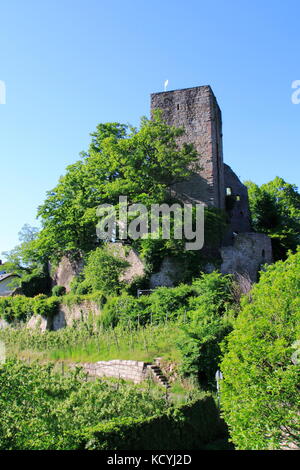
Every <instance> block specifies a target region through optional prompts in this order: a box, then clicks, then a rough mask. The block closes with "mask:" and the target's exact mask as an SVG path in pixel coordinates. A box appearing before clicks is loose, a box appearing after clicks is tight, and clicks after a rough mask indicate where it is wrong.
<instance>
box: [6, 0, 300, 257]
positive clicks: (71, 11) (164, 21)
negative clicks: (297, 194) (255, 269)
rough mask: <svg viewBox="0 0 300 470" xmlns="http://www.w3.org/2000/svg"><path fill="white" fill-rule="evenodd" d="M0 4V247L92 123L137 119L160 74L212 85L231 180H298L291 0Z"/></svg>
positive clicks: (299, 12) (295, 18)
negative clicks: (3, 92)
mask: <svg viewBox="0 0 300 470" xmlns="http://www.w3.org/2000/svg"><path fill="white" fill-rule="evenodd" d="M0 14H1V17H0V18H1V20H0V21H1V23H0V80H2V81H5V83H6V87H7V96H6V104H5V105H0V158H1V166H0V171H1V184H0V188H1V189H0V216H1V230H0V252H1V251H4V250H9V249H11V248H13V246H14V245H15V244H16V243H17V241H18V239H17V234H18V231H19V230H20V228H21V227H22V226H23V225H24V224H25V223H30V224H33V225H34V224H35V223H36V222H35V214H36V208H37V206H38V205H39V204H40V203H42V201H43V200H44V197H45V193H46V191H47V190H49V189H51V188H52V187H54V186H55V184H56V182H57V179H58V178H59V176H60V175H61V174H62V173H63V172H64V169H65V167H66V166H67V165H68V164H70V163H72V162H74V161H75V160H76V159H78V154H79V152H80V151H81V150H84V149H87V146H88V143H89V133H90V132H92V131H93V130H94V129H95V127H96V125H97V123H99V122H105V121H120V122H130V123H132V124H134V125H137V124H138V122H139V118H140V116H142V115H149V102H150V100H149V95H150V93H151V92H156V91H162V90H163V83H164V80H165V79H169V87H168V89H169V90H171V89H176V88H187V87H192V86H198V85H206V84H210V85H211V86H212V88H213V90H214V93H215V95H216V97H217V99H218V101H219V104H220V106H221V108H222V112H223V123H224V129H223V131H224V159H225V161H226V162H227V163H228V164H230V165H231V166H232V167H233V168H234V170H235V171H236V173H237V174H238V175H239V176H240V177H241V178H242V179H243V180H245V179H251V180H253V181H255V182H257V183H259V184H261V183H264V182H267V181H269V180H271V179H273V178H274V177H275V176H276V175H279V176H282V177H283V178H285V179H286V180H287V181H288V182H291V183H295V184H297V185H300V178H299V169H300V161H299V147H300V145H299V144H300V142H299V140H300V132H299V130H300V129H299V126H300V105H294V104H292V102H291V94H292V89H291V83H292V81H294V80H297V79H299V80H300V67H299V63H300V61H299V55H300V37H299V35H300V4H299V0H297V1H296V0H295V1H294V0H286V1H285V2H283V1H282V0H263V1H262V0H215V1H213V2H212V1H208V0H206V1H202V0H185V1H183V0H180V1H179V0H165V1H162V0H159V1H158V0H151V1H147V2H146V1H141V0H139V1H133V0H128V1H126V2H125V1H124V0H123V1H121V0H110V1H103V0H43V1H40V0H26V2H25V1H24V0H10V1H9V2H1V8H0Z"/></svg>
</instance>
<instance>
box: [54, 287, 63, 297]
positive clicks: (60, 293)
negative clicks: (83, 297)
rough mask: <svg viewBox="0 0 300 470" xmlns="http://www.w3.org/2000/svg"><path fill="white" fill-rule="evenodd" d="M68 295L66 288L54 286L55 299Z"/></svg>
mask: <svg viewBox="0 0 300 470" xmlns="http://www.w3.org/2000/svg"><path fill="white" fill-rule="evenodd" d="M65 293H66V288H65V287H64V286H54V287H53V288H52V295H53V297H62V296H63V295H65Z"/></svg>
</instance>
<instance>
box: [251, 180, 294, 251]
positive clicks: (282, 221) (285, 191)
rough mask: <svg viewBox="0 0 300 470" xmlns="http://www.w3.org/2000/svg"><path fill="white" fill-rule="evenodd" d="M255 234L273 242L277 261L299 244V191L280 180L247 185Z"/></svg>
mask: <svg viewBox="0 0 300 470" xmlns="http://www.w3.org/2000/svg"><path fill="white" fill-rule="evenodd" d="M245 184H246V185H247V187H248V194H249V203H250V211H251V217H252V224H253V228H254V230H256V231H258V232H263V233H266V234H268V235H269V236H270V237H271V238H272V244H273V252H274V258H275V260H278V259H285V258H286V256H287V252H288V250H292V251H295V250H296V248H297V246H298V245H299V244H300V194H299V192H298V188H297V187H296V186H295V185H293V184H290V183H287V182H286V181H284V180H283V179H282V178H279V177H278V176H277V177H276V178H275V179H274V180H273V181H270V182H269V183H266V184H263V185H261V186H258V185H257V184H255V183H253V182H251V181H247V182H246V183H245Z"/></svg>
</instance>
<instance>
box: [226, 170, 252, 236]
mask: <svg viewBox="0 0 300 470" xmlns="http://www.w3.org/2000/svg"><path fill="white" fill-rule="evenodd" d="M224 182H225V191H226V190H227V188H228V189H229V191H230V192H231V196H226V198H228V202H229V203H230V205H231V207H230V208H229V210H228V212H229V216H230V227H229V230H228V233H230V236H231V235H232V233H233V232H236V233H241V232H250V231H251V221H250V211H249V201H248V189H247V187H246V186H245V185H244V184H243V183H241V181H240V180H239V178H238V177H237V175H236V174H235V173H234V172H233V171H232V169H231V168H230V166H228V165H226V164H224ZM226 241H227V244H228V242H229V243H231V239H230V240H229V239H228V238H227V240H226Z"/></svg>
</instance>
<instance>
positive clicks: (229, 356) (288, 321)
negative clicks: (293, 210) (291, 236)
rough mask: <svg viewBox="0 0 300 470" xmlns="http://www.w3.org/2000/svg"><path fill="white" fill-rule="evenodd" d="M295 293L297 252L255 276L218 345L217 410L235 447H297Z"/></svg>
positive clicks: (299, 271)
mask: <svg viewBox="0 0 300 470" xmlns="http://www.w3.org/2000/svg"><path fill="white" fill-rule="evenodd" d="M299 292H300V251H298V252H297V253H296V254H295V255H291V254H290V256H289V258H288V259H287V260H286V261H284V262H282V261H279V262H277V263H275V264H274V265H271V266H269V267H268V268H267V270H266V271H265V272H262V273H261V277H260V280H259V282H258V284H257V285H255V287H254V288H253V290H252V291H251V299H250V298H245V299H244V301H243V306H242V311H241V313H240V314H239V316H238V318H237V320H236V323H235V327H234V330H233V332H232V333H231V334H230V335H229V337H228V339H227V341H226V342H225V343H224V345H223V349H224V352H225V356H224V359H223V361H222V364H221V369H222V372H223V375H224V381H223V384H222V408H223V413H224V417H225V419H226V421H227V423H228V425H229V428H230V433H231V436H232V439H233V442H234V443H235V444H236V446H237V448H238V449H274V448H279V447H281V446H282V445H283V444H284V443H286V445H288V443H289V442H294V443H298V445H299V442H300V440H299V428H300V415H299V358H298V359H297V354H296V351H295V349H294V348H295V346H296V344H297V343H296V341H297V340H298V339H299V335H300V298H299ZM226 343H227V344H226Z"/></svg>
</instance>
